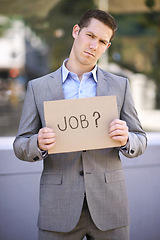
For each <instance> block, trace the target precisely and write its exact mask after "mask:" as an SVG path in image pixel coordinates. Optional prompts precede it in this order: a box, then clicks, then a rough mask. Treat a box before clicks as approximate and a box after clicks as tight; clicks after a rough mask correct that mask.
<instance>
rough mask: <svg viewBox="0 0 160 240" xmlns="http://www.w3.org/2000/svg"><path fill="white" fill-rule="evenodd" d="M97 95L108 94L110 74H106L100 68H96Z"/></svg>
mask: <svg viewBox="0 0 160 240" xmlns="http://www.w3.org/2000/svg"><path fill="white" fill-rule="evenodd" d="M97 78H98V83H97V94H96V95H97V96H107V95H110V94H111V93H110V84H109V83H110V76H109V75H108V76H107V72H104V71H103V70H102V69H100V68H98V69H97Z"/></svg>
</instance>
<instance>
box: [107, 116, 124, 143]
mask: <svg viewBox="0 0 160 240" xmlns="http://www.w3.org/2000/svg"><path fill="white" fill-rule="evenodd" d="M109 137H110V138H112V139H113V140H114V141H119V142H120V143H121V146H124V145H125V144H126V143H127V140H128V127H127V124H126V122H125V121H122V120H120V119H115V120H113V121H112V122H111V124H110V128H109Z"/></svg>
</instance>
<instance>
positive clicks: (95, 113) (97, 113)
mask: <svg viewBox="0 0 160 240" xmlns="http://www.w3.org/2000/svg"><path fill="white" fill-rule="evenodd" d="M95 115H98V116H97V117H96V119H95V124H96V127H98V123H97V121H98V119H99V118H100V117H101V115H100V113H99V112H94V113H93V117H95Z"/></svg>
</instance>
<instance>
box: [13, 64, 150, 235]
mask: <svg viewBox="0 0 160 240" xmlns="http://www.w3.org/2000/svg"><path fill="white" fill-rule="evenodd" d="M97 76H98V84H97V96H105V95H116V96H117V103H118V113H119V118H120V119H122V120H125V121H126V122H127V125H128V127H129V132H130V133H129V143H128V147H127V149H126V150H121V149H119V148H108V149H100V150H90V151H82V152H71V153H61V154H51V155H48V156H47V157H46V158H45V159H44V169H43V173H42V176H41V181H40V211H39V220H38V226H39V227H40V228H41V229H45V230H50V231H59V232H68V231H70V230H72V229H73V228H74V227H75V226H76V224H77V222H78V220H79V218H80V214H81V210H82V206H83V199H84V192H86V197H87V201H88V206H89V210H90V213H91V216H92V219H93V221H94V223H95V224H96V226H97V227H98V228H99V229H101V230H103V231H106V230H109V229H114V228H119V227H122V226H126V225H128V224H129V213H128V205H127V204H128V203H127V196H126V188H125V178H124V173H123V170H122V164H121V160H120V157H119V151H122V153H123V154H124V155H125V156H127V157H129V158H133V157H137V156H138V155H140V154H142V153H143V152H144V150H145V147H146V135H145V133H144V131H143V130H142V127H141V124H140V122H139V120H138V117H137V113H136V110H135V108H134V104H133V100H132V96H131V93H130V88H129V83H128V80H127V79H126V78H123V77H119V76H116V75H113V74H110V73H108V72H105V71H103V70H102V69H100V68H98V73H97ZM59 99H64V94H63V90H62V80H61V68H60V69H58V70H57V71H56V72H53V73H51V74H48V75H46V76H44V77H41V78H39V79H35V80H33V81H30V82H29V84H28V89H27V93H26V99H25V102H24V108H23V113H22V117H21V121H20V126H19V130H18V134H17V137H16V139H15V141H14V151H15V154H16V156H17V157H18V158H20V159H21V160H24V161H30V162H34V161H35V160H41V159H42V155H41V153H40V152H39V150H38V147H37V133H38V131H39V129H40V128H41V127H44V126H45V120H44V110H43V102H44V101H51V100H59ZM73 141H74V139H73ZM82 170H83V172H84V174H83V175H82V174H81V171H82Z"/></svg>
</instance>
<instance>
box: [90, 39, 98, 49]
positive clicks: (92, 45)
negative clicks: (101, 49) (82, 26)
mask: <svg viewBox="0 0 160 240" xmlns="http://www.w3.org/2000/svg"><path fill="white" fill-rule="evenodd" d="M90 48H91V49H93V50H97V48H98V41H97V40H96V39H93V41H92V42H91V43H90Z"/></svg>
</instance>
